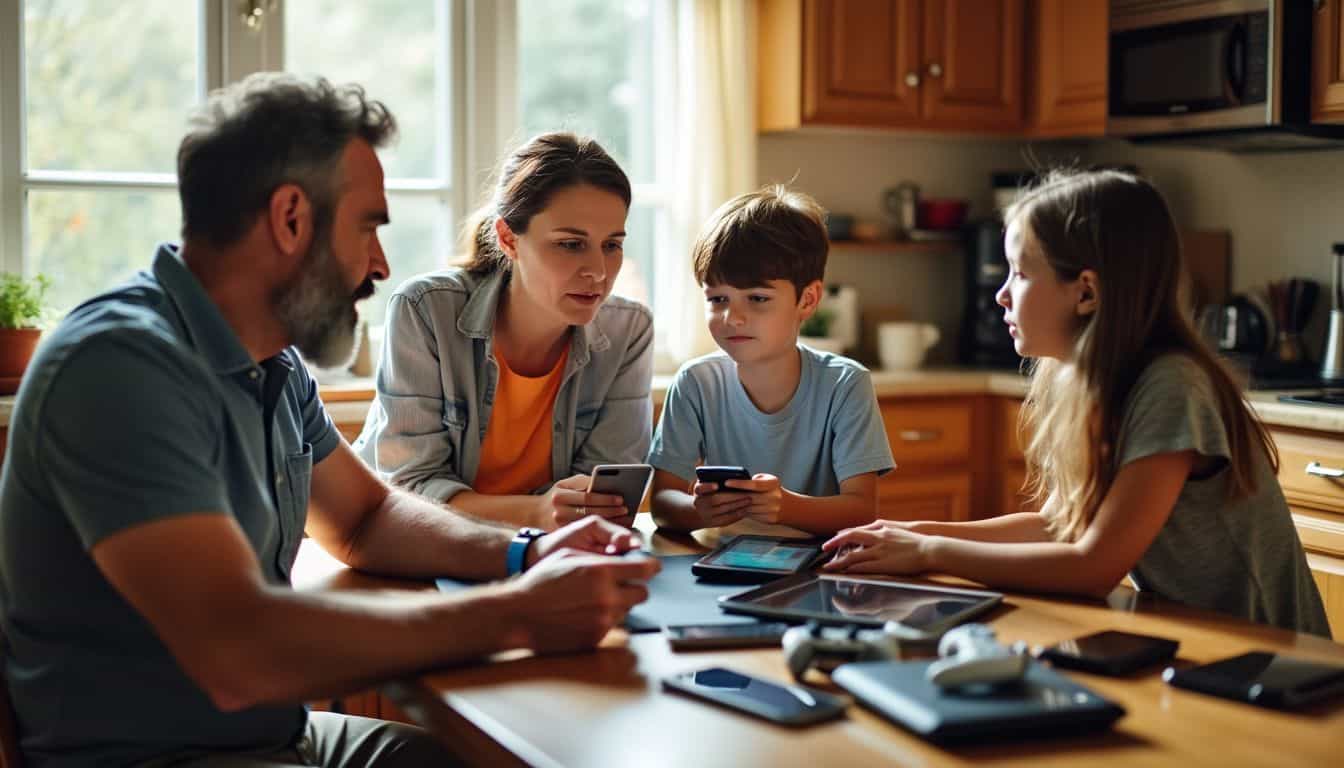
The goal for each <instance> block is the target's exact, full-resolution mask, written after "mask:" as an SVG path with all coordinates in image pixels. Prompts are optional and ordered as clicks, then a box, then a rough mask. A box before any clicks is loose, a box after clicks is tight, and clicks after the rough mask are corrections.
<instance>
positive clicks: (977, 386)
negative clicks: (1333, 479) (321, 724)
mask: <svg viewBox="0 0 1344 768" xmlns="http://www.w3.org/2000/svg"><path fill="white" fill-rule="evenodd" d="M872 375H873V389H874V390H875V391H876V392H877V395H878V397H895V396H906V397H919V396H929V395H977V394H990V395H1003V396H1006V397H1021V396H1023V395H1025V394H1026V392H1027V379H1026V377H1024V376H1020V375H1018V374H1016V373H1013V372H1012V371H1008V370H992V371H991V370H984V369H973V368H921V369H917V370H912V371H881V370H875V371H873V372H872ZM671 383H672V377H671V376H655V377H653V398H654V400H655V401H658V402H662V400H663V398H664V396H665V395H666V394H667V387H668V385H669V384H671ZM372 392H373V380H372V379H355V378H351V379H347V380H343V381H340V382H334V383H331V384H330V385H324V386H323V388H322V398H323V400H324V401H325V402H326V405H327V410H328V411H329V412H330V413H331V416H332V418H333V419H334V420H335V421H336V422H337V423H339V424H352V423H358V422H362V421H363V420H364V415H365V413H367V412H368V408H369V399H370V397H371V396H372ZM1285 393H1286V391H1279V390H1259V391H1253V392H1250V393H1248V394H1247V396H1246V399H1247V400H1249V401H1250V403H1251V406H1252V407H1253V408H1255V411H1256V413H1257V414H1258V415H1259V417H1260V419H1261V420H1263V421H1264V422H1265V423H1266V424H1269V425H1271V426H1278V427H1293V428H1297V429H1311V430H1316V431H1319V432H1335V433H1339V434H1341V435H1344V407H1339V406H1330V405H1303V404H1298V403H1284V402H1281V401H1280V400H1279V395H1281V394H1285ZM1294 393H1296V394H1302V393H1303V390H1294ZM13 409H14V397H13V396H12V395H11V396H8V397H0V427H8V426H9V417H10V413H11V412H12V411H13Z"/></svg>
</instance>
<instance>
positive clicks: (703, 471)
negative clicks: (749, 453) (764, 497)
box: [695, 466, 751, 483]
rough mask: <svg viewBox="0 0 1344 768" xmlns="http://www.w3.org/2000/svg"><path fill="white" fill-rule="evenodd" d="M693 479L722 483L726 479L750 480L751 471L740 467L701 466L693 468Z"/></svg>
mask: <svg viewBox="0 0 1344 768" xmlns="http://www.w3.org/2000/svg"><path fill="white" fill-rule="evenodd" d="M695 479H696V480H698V481H700V482H702V483H723V482H726V481H728V480H750V479H751V473H750V472H748V471H747V470H745V469H743V468H742V467H714V466H703V467H696V468H695Z"/></svg>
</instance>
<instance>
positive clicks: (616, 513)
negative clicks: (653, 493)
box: [537, 475, 634, 531]
mask: <svg viewBox="0 0 1344 768" xmlns="http://www.w3.org/2000/svg"><path fill="white" fill-rule="evenodd" d="M589 480H590V478H589V477H588V476H587V475H574V476H572V477H566V478H565V479H564V480H557V481H556V482H555V484H554V485H552V486H551V489H550V490H549V491H547V492H546V493H543V494H542V495H541V496H538V497H537V498H538V499H539V504H540V509H539V510H538V514H537V527H538V528H544V529H546V530H548V531H553V530H555V529H556V528H560V527H562V526H565V525H569V524H570V523H572V522H574V521H575V520H579V519H582V518H584V517H588V516H590V515H597V516H598V517H605V518H607V519H612V518H627V519H626V520H616V521H615V522H620V523H624V524H625V525H626V526H627V527H628V526H629V522H630V521H633V520H634V510H627V509H626V508H625V499H623V498H621V497H620V496H618V495H615V494H610V493H588V482H589Z"/></svg>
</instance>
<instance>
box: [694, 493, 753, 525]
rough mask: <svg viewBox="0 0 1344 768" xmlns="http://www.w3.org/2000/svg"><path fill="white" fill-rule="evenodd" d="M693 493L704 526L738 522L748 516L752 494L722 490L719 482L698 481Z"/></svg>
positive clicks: (696, 509) (696, 508)
mask: <svg viewBox="0 0 1344 768" xmlns="http://www.w3.org/2000/svg"><path fill="white" fill-rule="evenodd" d="M691 494H692V495H693V496H695V504H694V507H695V514H696V515H698V516H699V517H700V525H701V527H704V528H719V527H721V526H725V525H732V524H733V523H736V522H737V521H738V520H741V519H742V518H744V517H746V516H747V506H748V505H749V504H750V503H751V499H750V498H748V497H749V496H751V494H749V493H742V492H741V491H726V490H722V489H720V488H719V484H718V483H696V484H695V487H694V488H692V489H691Z"/></svg>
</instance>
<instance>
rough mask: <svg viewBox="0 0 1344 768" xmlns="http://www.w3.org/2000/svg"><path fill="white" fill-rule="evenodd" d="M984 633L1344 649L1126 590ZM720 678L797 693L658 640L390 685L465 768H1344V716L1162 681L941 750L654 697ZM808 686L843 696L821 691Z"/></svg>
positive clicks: (780, 667) (668, 547) (312, 553)
mask: <svg viewBox="0 0 1344 768" xmlns="http://www.w3.org/2000/svg"><path fill="white" fill-rule="evenodd" d="M649 539H650V545H651V548H652V549H653V551H655V552H657V553H659V554H678V553H685V552H694V551H698V550H700V549H703V544H704V543H705V542H704V541H703V540H702V541H696V540H692V539H690V538H689V537H685V538H673V537H668V536H664V535H661V534H658V535H654V536H651V537H649ZM294 579H295V586H296V587H299V588H322V587H326V588H342V589H345V588H349V589H371V588H387V587H389V586H401V587H403V588H406V587H410V588H425V585H424V584H421V583H417V582H395V581H391V580H387V579H379V578H375V577H370V576H366V575H362V574H358V573H355V572H353V571H350V570H348V569H346V568H344V566H342V565H341V564H340V563H338V562H336V561H335V560H333V559H331V558H330V557H329V556H328V555H327V554H326V553H325V552H323V551H322V550H321V549H320V548H318V547H317V546H316V545H315V544H313V543H312V542H310V541H305V542H304V546H303V548H302V549H301V550H300V553H299V562H298V564H297V565H296V566H295V568H294ZM983 620H984V621H986V622H988V623H990V624H991V625H992V626H993V627H994V628H995V630H996V631H997V632H998V635H999V639H1000V640H1002V641H1005V642H1013V641H1016V640H1025V641H1027V642H1028V643H1031V644H1033V645H1045V644H1050V643H1054V642H1057V641H1060V640H1064V639H1067V638H1072V637H1077V636H1079V635H1083V634H1087V633H1090V632H1094V631H1097V630H1102V629H1121V630H1128V631H1131V632H1141V633H1145V634H1153V635H1161V636H1166V637H1171V638H1174V639H1178V640H1180V642H1181V648H1180V651H1179V654H1178V664H1194V663H1203V662H1208V661H1213V660H1215V659H1219V658H1223V657H1227V656H1232V655H1235V654H1239V653H1243V652H1246V651H1250V650H1271V651H1282V652H1286V653H1290V654H1293V655H1296V656H1301V657H1304V658H1312V659H1319V660H1322V661H1331V662H1334V663H1337V664H1344V646H1341V645H1338V644H1336V643H1333V642H1330V641H1328V640H1324V639H1321V638H1317V637H1312V636H1307V635H1298V634H1294V633H1292V632H1286V631H1283V630H1278V629H1272V628H1269V627H1264V626H1260V625H1255V624H1250V623H1247V622H1243V621H1239V620H1236V619H1230V618H1226V617H1222V616H1219V615H1217V614H1211V613H1208V612H1202V611H1197V610H1192V609H1189V608H1185V607H1182V606H1179V605H1175V604H1173V603H1170V602H1166V601H1161V600H1156V599H1151V598H1149V597H1148V596H1140V595H1139V594H1137V593H1135V592H1134V591H1133V590H1130V589H1127V588H1124V587H1121V588H1118V589H1116V590H1115V591H1114V592H1112V594H1111V596H1110V597H1109V598H1108V600H1107V601H1106V602H1101V601H1085V600H1074V599H1068V598H1043V597H1039V596H1028V595H1019V594H1008V595H1007V597H1006V598H1005V600H1004V605H1003V607H1001V608H999V609H997V610H996V611H995V612H994V613H991V614H989V615H988V616H987V617H985V618H984V619H983ZM464 631H470V628H469V627H464ZM713 665H722V666H729V667H732V668H734V669H737V670H740V671H743V672H747V673H750V674H754V675H758V676H761V677H764V678H767V679H772V680H775V681H777V682H785V681H788V680H789V673H788V670H787V668H786V667H785V666H784V660H783V657H782V655H781V653H780V652H779V651H778V650H773V649H768V650H735V651H707V652H696V653H674V652H672V651H670V650H669V649H668V647H667V642H666V641H665V640H664V638H663V637H662V635H661V634H658V633H652V634H636V635H628V634H627V633H625V632H623V631H619V630H616V631H613V632H611V633H610V634H609V635H608V636H607V638H606V639H605V641H604V642H603V643H602V646H601V648H599V649H598V650H597V651H595V652H592V653H585V654H576V655H570V656H550V657H535V656H531V655H529V654H526V653H521V652H519V653H512V654H501V655H500V656H499V657H498V658H497V659H495V660H493V661H492V662H490V663H486V664H480V665H474V666H470V667H463V668H458V669H452V670H445V671H442V672H437V673H434V674H430V675H426V676H424V677H421V678H419V679H414V680H405V681H398V682H393V683H391V684H389V685H387V686H385V687H384V688H383V693H384V694H385V695H387V696H389V697H390V698H391V699H392V700H393V701H395V702H396V703H397V705H398V706H400V707H401V708H402V709H403V710H405V711H406V712H408V713H409V714H410V715H411V716H412V717H413V718H414V719H415V720H417V721H419V722H420V723H421V724H422V725H424V726H426V727H427V728H429V729H431V730H432V731H434V732H435V733H436V734H438V735H439V736H441V737H442V738H444V739H445V740H446V741H447V742H449V743H450V744H452V745H453V746H454V748H455V749H457V750H459V751H461V752H462V753H464V754H466V755H468V756H469V758H470V761H471V762H472V764H479V765H492V766H493V765H519V764H531V765H536V766H594V767H605V766H611V767H613V768H614V767H615V766H631V765H640V766H655V767H656V766H683V765H685V766H695V767H696V768H711V767H713V766H725V767H726V766H734V767H736V766H748V765H762V766H771V767H772V768H777V767H782V766H809V767H811V766H818V765H856V766H869V765H891V764H895V765H918V766H924V765H963V764H969V763H972V762H975V763H984V762H989V763H994V764H1000V765H1028V764H1029V765H1060V766H1074V765H1080V764H1083V765H1093V764H1108V765H1117V766H1119V765H1123V766H1144V765H1182V766H1185V765H1217V766H1220V768H1221V767H1223V766H1229V765H1273V766H1289V765H1301V766H1330V765H1344V704H1334V705H1329V706H1324V707H1318V708H1316V709H1314V710H1309V711H1307V712H1304V713H1295V714H1289V713H1281V712H1275V711H1271V710H1265V709H1261V708H1258V707H1252V706H1249V705H1245V704H1239V703H1237V702H1233V701H1226V700H1223V699H1218V698H1213V697H1209V696H1204V695H1201V694H1197V693H1191V692H1187V691H1182V690H1178V689H1174V688H1171V687H1170V686H1168V685H1167V684H1165V683H1164V682H1162V680H1161V678H1160V675H1159V673H1158V672H1157V671H1151V672H1148V673H1146V674H1142V675H1139V676H1136V677H1133V678H1126V679H1113V678H1106V677H1100V676H1096V675H1089V674H1084V673H1074V672H1070V673H1069V674H1070V675H1071V676H1073V677H1075V678H1076V679H1077V680H1079V681H1081V682H1082V683H1083V684H1085V685H1087V686H1089V687H1091V688H1093V689H1094V690H1096V691H1097V692H1098V693H1101V694H1102V695H1104V696H1106V697H1108V698H1110V699H1112V700H1114V701H1116V702H1119V703H1120V704H1121V705H1122V706H1124V707H1125V709H1126V710H1127V711H1128V714H1127V715H1125V716H1124V717H1123V718H1121V719H1120V720H1119V721H1118V722H1117V723H1116V725H1115V727H1114V729H1113V730H1112V731H1110V732H1108V733H1105V734H1101V735H1094V736H1089V737H1070V736H1068V735H1067V734H1063V735H1061V737H1060V738H1058V739H1048V740H1035V741H1029V742H1025V743H1017V744H998V745H986V746H974V747H959V748H954V749H944V748H939V747H936V746H933V745H931V744H927V743H925V742H923V741H921V740H920V739H918V738H916V737H915V736H912V735H910V734H908V733H906V732H905V731H902V730H901V729H900V728H898V727H896V726H895V725H892V724H890V723H888V722H887V721H885V720H883V719H881V718H879V717H878V716H876V715H874V714H872V713H871V712H869V711H867V710H865V709H863V708H861V707H859V706H857V705H856V706H853V707H851V708H850V709H849V712H848V717H846V718H845V719H844V720H841V721H838V722H832V723H828V724H823V725H818V726H813V727H809V728H806V729H802V730H790V729H786V728H781V727H778V726H775V725H772V724H770V723H767V722H763V721H759V720H755V719H752V718H749V717H747V716H744V715H738V714H736V713H734V712H731V711H728V710H723V709H719V708H715V707H711V706H708V705H706V704H704V703H701V702H699V701H696V700H692V699H688V698H684V697H681V696H678V695H675V694H668V693H664V692H663V691H662V690H661V688H660V686H659V680H660V679H661V678H663V677H665V676H667V675H670V674H673V673H677V672H683V671H687V670H692V669H698V668H700V667H705V666H713ZM813 674H814V675H816V673H813ZM811 682H813V683H814V684H817V685H818V687H822V688H828V689H830V690H838V689H835V688H833V687H831V686H829V684H828V683H827V682H826V681H825V678H824V677H819V676H818V677H814V678H813V679H812V681H811Z"/></svg>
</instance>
